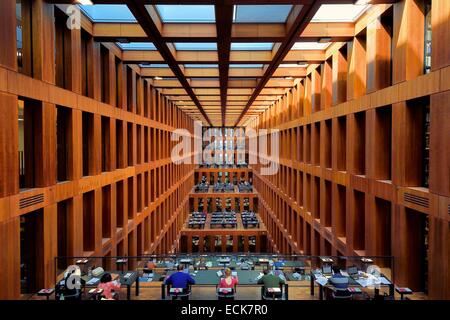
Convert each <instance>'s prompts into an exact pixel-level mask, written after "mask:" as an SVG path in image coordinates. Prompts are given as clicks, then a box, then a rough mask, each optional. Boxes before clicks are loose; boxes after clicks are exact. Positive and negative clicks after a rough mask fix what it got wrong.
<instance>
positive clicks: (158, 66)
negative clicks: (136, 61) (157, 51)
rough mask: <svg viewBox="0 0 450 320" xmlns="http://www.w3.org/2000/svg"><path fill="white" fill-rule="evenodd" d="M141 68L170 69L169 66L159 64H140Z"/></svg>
mask: <svg viewBox="0 0 450 320" xmlns="http://www.w3.org/2000/svg"><path fill="white" fill-rule="evenodd" d="M140 67H141V68H168V67H169V65H168V64H159V63H151V64H140Z"/></svg>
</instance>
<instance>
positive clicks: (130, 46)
mask: <svg viewBox="0 0 450 320" xmlns="http://www.w3.org/2000/svg"><path fill="white" fill-rule="evenodd" d="M116 44H117V46H118V47H119V48H120V49H122V50H156V47H155V45H154V44H153V43H152V42H129V43H121V42H117V43H116Z"/></svg>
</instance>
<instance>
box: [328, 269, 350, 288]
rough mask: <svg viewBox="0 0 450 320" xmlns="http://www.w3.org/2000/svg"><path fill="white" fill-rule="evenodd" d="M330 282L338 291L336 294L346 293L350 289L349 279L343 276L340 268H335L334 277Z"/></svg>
mask: <svg viewBox="0 0 450 320" xmlns="http://www.w3.org/2000/svg"><path fill="white" fill-rule="evenodd" d="M329 282H330V283H331V284H332V285H333V286H334V288H335V289H336V291H335V292H336V294H340V293H346V292H347V288H348V277H346V276H343V275H342V274H341V272H340V269H339V267H336V266H334V267H333V275H332V276H331V278H330V279H329Z"/></svg>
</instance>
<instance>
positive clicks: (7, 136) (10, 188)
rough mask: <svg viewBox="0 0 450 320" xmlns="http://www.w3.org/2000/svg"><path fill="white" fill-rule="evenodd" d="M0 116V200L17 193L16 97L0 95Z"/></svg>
mask: <svg viewBox="0 0 450 320" xmlns="http://www.w3.org/2000/svg"><path fill="white" fill-rule="evenodd" d="M2 4H3V3H2ZM1 51H2V50H0V52H1ZM0 54H1V53H0ZM0 114H1V115H2V116H1V117H0V145H1V146H3V147H2V152H0V198H2V197H6V196H9V195H13V194H16V193H18V192H19V175H18V174H14V175H11V173H12V172H14V173H17V172H19V156H18V152H19V151H18V150H19V127H18V119H19V115H18V101H17V96H15V95H11V94H6V93H0ZM0 207H1V205H0ZM0 211H3V210H0ZM5 214H8V210H5V211H3V213H2V214H0V219H1V218H2V217H3V218H7V216H4V215H5Z"/></svg>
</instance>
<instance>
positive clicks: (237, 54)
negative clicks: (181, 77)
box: [122, 50, 325, 64]
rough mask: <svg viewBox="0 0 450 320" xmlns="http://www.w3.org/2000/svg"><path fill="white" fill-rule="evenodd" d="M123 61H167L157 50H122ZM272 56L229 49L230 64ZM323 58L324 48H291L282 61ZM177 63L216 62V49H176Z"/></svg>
mask: <svg viewBox="0 0 450 320" xmlns="http://www.w3.org/2000/svg"><path fill="white" fill-rule="evenodd" d="M122 59H123V62H124V63H154V64H165V63H167V62H166V61H165V60H164V58H163V57H162V55H161V54H160V53H159V52H158V51H148V50H126V51H123V52H122ZM272 59H273V56H272V52H271V51H231V53H230V64H270V63H271V62H272ZM324 60H325V51H324V50H291V51H289V52H288V53H287V54H286V55H285V57H284V60H283V63H296V62H298V61H306V62H309V63H315V62H322V61H324ZM176 62H177V63H178V64H218V62H219V59H218V52H217V51H177V54H176Z"/></svg>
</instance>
